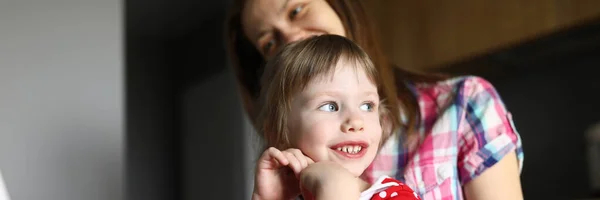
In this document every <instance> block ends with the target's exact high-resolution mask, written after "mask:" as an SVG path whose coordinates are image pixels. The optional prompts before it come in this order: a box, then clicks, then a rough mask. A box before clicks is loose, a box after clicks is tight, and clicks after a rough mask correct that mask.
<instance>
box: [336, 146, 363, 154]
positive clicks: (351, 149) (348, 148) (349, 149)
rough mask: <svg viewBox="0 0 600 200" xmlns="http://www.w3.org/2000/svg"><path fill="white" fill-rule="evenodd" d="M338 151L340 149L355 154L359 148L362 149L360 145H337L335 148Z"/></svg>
mask: <svg viewBox="0 0 600 200" xmlns="http://www.w3.org/2000/svg"><path fill="white" fill-rule="evenodd" d="M337 150H338V151H342V152H346V153H351V154H355V153H358V152H360V150H362V147H361V146H358V145H357V146H344V147H338V148H337Z"/></svg>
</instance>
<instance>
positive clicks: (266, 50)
mask: <svg viewBox="0 0 600 200" xmlns="http://www.w3.org/2000/svg"><path fill="white" fill-rule="evenodd" d="M273 46H275V40H273V39H271V40H269V42H267V43H266V44H265V45H264V46H263V53H264V54H265V55H266V54H269V52H271V49H272V48H273Z"/></svg>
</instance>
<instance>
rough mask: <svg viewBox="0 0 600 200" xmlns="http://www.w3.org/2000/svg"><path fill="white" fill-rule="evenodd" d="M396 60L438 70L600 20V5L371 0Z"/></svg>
mask: <svg viewBox="0 0 600 200" xmlns="http://www.w3.org/2000/svg"><path fill="white" fill-rule="evenodd" d="M365 2H366V5H367V10H369V12H370V13H371V14H372V15H373V17H374V19H375V21H376V24H377V26H378V27H379V29H380V34H381V36H382V39H383V41H384V42H383V44H384V48H385V51H386V52H388V53H389V56H390V57H391V59H392V60H393V61H394V62H395V63H397V64H399V65H401V66H404V67H408V68H411V69H417V70H418V69H424V68H436V67H439V66H442V65H444V64H447V63H451V62H456V61H459V60H461V59H465V58H467V57H469V56H473V55H476V54H480V53H483V52H486V51H489V50H492V49H495V48H498V47H503V46H507V45H511V44H515V43H517V42H519V41H522V40H526V39H531V38H533V37H536V36H539V35H540V34H547V33H550V32H552V31H555V30H558V29H560V28H563V27H566V26H569V25H572V24H576V23H579V22H581V21H582V20H586V19H591V18H594V17H598V16H600V1H597V0H572V1H562V0H555V1H551V0H503V1H491V0H489V1H488V0H455V1H439V0H438V1H433V0H418V1H415V0H365Z"/></svg>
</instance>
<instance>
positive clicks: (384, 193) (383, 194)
mask: <svg viewBox="0 0 600 200" xmlns="http://www.w3.org/2000/svg"><path fill="white" fill-rule="evenodd" d="M386 195H387V193H386V192H385V191H383V192H380V193H379V197H381V198H385V196H386Z"/></svg>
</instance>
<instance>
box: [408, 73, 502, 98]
mask: <svg viewBox="0 0 600 200" xmlns="http://www.w3.org/2000/svg"><path fill="white" fill-rule="evenodd" d="M410 87H412V89H413V92H414V93H415V95H416V96H417V99H418V100H419V101H427V100H436V101H438V102H439V101H445V100H448V98H451V99H453V100H457V101H464V100H469V99H472V98H477V97H478V96H481V95H485V96H489V97H491V98H494V99H497V98H499V96H498V94H497V92H496V89H495V88H494V86H493V85H492V84H491V83H490V82H489V81H487V80H486V79H484V78H482V77H479V76H458V77H452V78H448V79H444V80H440V81H437V82H430V83H413V84H411V85H410ZM457 95H459V97H460V98H454V97H457Z"/></svg>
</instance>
